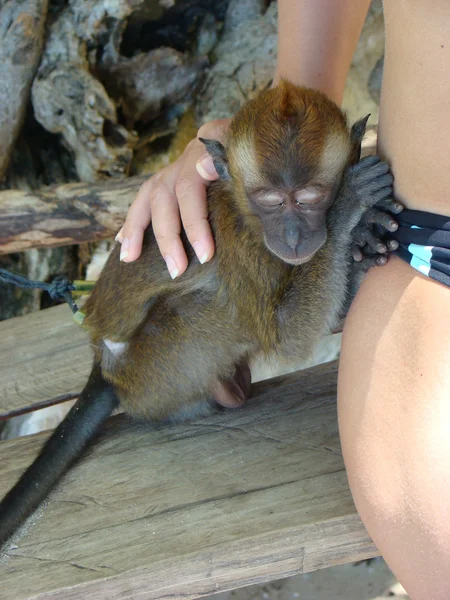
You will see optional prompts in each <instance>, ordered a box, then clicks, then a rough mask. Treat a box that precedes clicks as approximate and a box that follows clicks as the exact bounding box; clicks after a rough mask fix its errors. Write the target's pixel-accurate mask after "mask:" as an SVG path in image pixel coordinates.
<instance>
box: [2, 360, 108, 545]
mask: <svg viewBox="0 0 450 600" xmlns="http://www.w3.org/2000/svg"><path fill="white" fill-rule="evenodd" d="M118 405H119V400H118V398H117V396H116V393H115V391H114V388H113V386H112V385H111V384H109V383H107V382H106V381H105V380H104V379H103V377H102V375H101V372H100V368H99V367H98V366H94V368H93V370H92V372H91V375H90V377H89V380H88V382H87V384H86V387H85V388H84V390H83V391H82V392H81V395H80V398H79V399H78V401H77V402H76V404H75V405H74V406H73V407H72V409H71V410H70V412H69V413H68V414H67V416H66V418H65V419H64V421H62V423H60V425H59V426H58V427H57V428H56V429H55V431H54V432H53V434H52V436H51V437H50V438H49V439H48V440H47V442H46V443H45V444H44V446H43V448H42V450H41V452H40V454H39V455H38V457H37V458H36V460H35V461H34V462H33V464H32V465H31V466H30V467H29V468H28V469H27V470H26V471H25V473H24V474H23V475H22V476H21V478H20V479H19V481H18V482H17V483H16V485H15V486H14V487H13V488H12V489H11V490H10V491H9V492H8V494H6V496H5V497H4V498H3V500H2V501H1V502H0V547H1V546H3V544H4V543H5V542H6V541H7V540H8V539H9V538H10V537H11V536H12V534H13V533H15V531H16V530H17V529H18V528H19V527H20V526H21V525H22V523H23V522H24V521H25V519H26V518H27V517H29V516H30V515H31V513H32V512H33V511H35V510H36V508H37V507H38V506H39V504H40V503H41V502H42V501H43V500H44V499H45V497H46V496H47V495H48V493H49V492H50V491H51V489H52V488H53V487H54V486H55V485H56V483H57V482H58V480H59V479H60V478H61V477H62V475H64V473H65V472H66V471H67V469H68V468H69V467H70V465H71V464H72V463H73V462H74V461H75V460H76V459H77V458H79V456H80V455H81V454H82V452H83V450H84V449H85V448H86V446H87V445H88V443H89V441H90V440H91V439H92V438H93V437H94V436H95V435H96V433H97V432H98V430H99V429H100V427H101V425H102V424H103V423H104V422H105V420H106V419H107V418H108V416H109V415H110V414H111V412H112V411H113V410H114V408H116V407H117V406H118Z"/></svg>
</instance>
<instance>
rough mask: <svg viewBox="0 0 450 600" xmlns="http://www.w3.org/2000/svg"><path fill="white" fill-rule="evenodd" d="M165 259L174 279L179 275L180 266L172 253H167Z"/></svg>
mask: <svg viewBox="0 0 450 600" xmlns="http://www.w3.org/2000/svg"><path fill="white" fill-rule="evenodd" d="M164 260H165V261H166V265H167V269H168V271H169V273H170V276H171V277H172V279H175V277H177V275H178V273H179V271H178V267H177V263H176V262H175V261H174V259H173V258H172V257H171V256H170V254H167V255H166V256H165V257H164Z"/></svg>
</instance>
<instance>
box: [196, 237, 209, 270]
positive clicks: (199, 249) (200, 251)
mask: <svg viewBox="0 0 450 600" xmlns="http://www.w3.org/2000/svg"><path fill="white" fill-rule="evenodd" d="M192 246H193V248H194V250H195V254H196V255H197V258H198V260H199V261H200V264H202V265H203V263H205V262H206V261H207V260H208V253H207V252H206V250H205V249H204V248H203V245H202V244H201V243H200V242H194V243H193V244H192Z"/></svg>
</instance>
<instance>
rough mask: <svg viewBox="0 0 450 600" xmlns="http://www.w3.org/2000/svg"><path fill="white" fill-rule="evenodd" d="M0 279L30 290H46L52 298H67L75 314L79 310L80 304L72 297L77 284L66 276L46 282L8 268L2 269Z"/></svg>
mask: <svg viewBox="0 0 450 600" xmlns="http://www.w3.org/2000/svg"><path fill="white" fill-rule="evenodd" d="M0 281H3V282H4V283H12V284H13V285H17V286H18V287H21V288H25V289H29V290H30V289H37V290H44V291H45V292H48V293H49V294H50V297H51V298H52V300H65V301H66V302H67V304H68V305H69V306H70V308H71V309H72V312H73V313H74V314H75V313H76V312H77V311H78V306H77V305H76V304H75V302H74V299H73V298H72V292H73V291H74V290H75V286H74V285H73V284H72V283H70V281H69V280H68V279H66V278H65V277H55V279H54V280H53V281H52V282H51V283H46V282H45V281H33V280H32V279H28V278H27V277H24V276H23V275H17V274H15V273H10V272H9V271H7V270H6V269H0Z"/></svg>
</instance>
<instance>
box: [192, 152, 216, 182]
mask: <svg viewBox="0 0 450 600" xmlns="http://www.w3.org/2000/svg"><path fill="white" fill-rule="evenodd" d="M196 168H197V173H198V174H199V175H200V177H203V179H211V177H214V178H216V177H217V171H216V169H215V167H214V163H213V160H212V158H211V157H210V156H209V155H205V156H203V157H202V158H199V159H198V161H197V164H196Z"/></svg>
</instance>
